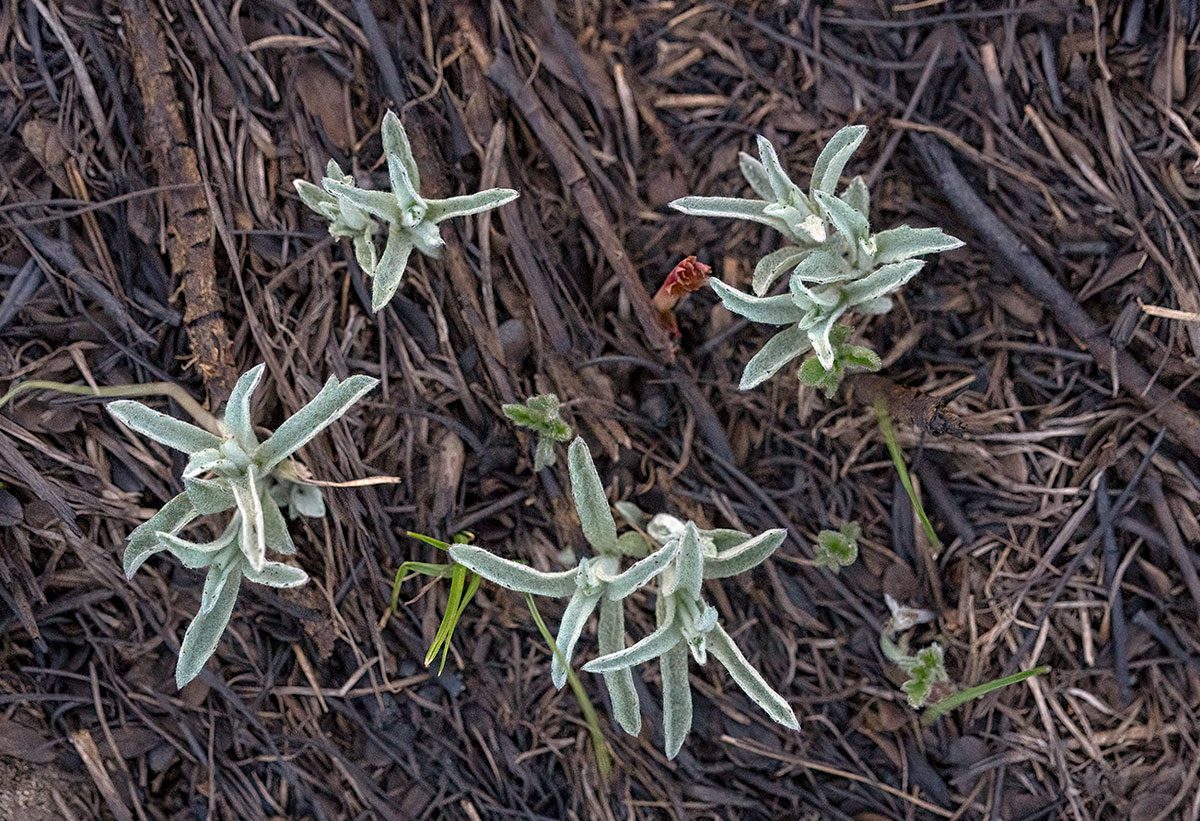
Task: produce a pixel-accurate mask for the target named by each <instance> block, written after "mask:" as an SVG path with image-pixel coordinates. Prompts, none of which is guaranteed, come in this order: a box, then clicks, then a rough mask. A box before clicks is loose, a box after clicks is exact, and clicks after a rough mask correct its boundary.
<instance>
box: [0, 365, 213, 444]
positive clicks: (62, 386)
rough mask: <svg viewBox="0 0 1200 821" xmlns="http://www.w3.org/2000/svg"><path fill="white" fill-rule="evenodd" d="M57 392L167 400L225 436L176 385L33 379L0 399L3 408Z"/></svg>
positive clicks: (211, 417) (209, 429)
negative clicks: (26, 395)
mask: <svg viewBox="0 0 1200 821" xmlns="http://www.w3.org/2000/svg"><path fill="white" fill-rule="evenodd" d="M36 390H41V391H57V392H58V393H67V394H70V395H72V396H96V397H99V398H101V399H129V398H136V397H143V396H167V397H170V398H171V399H174V400H175V401H176V402H178V403H179V407H181V408H183V409H184V411H186V412H187V414H188V415H189V416H191V417H192V419H193V420H195V422H196V423H197V424H198V425H201V426H202V427H203V428H204V429H205V430H207V431H208V432H209V433H214V434H217V435H218V436H221V435H223V434H222V432H221V426H220V424H218V422H217V418H216V417H215V416H213V415H212V414H211V413H209V412H208V411H207V410H206V409H205V408H204V407H203V406H202V405H201V404H200V403H199V402H197V401H196V400H195V399H193V398H192V396H191V394H189V393H188V392H187V391H185V390H184V389H183V388H182V387H180V386H179V385H176V384H174V383H173V382H147V383H146V384H144V385H101V386H99V387H96V388H93V387H92V386H91V385H72V384H70V383H68V382H53V381H50V380H46V379H30V380H28V381H26V382H21V383H19V384H17V385H14V386H13V387H12V388H11V389H9V391H8V393H6V394H4V395H3V396H0V408H3V407H4V406H5V405H7V404H8V403H9V402H11V401H12V400H14V399H16V398H17V397H18V396H20V395H21V394H23V393H27V392H28V391H36Z"/></svg>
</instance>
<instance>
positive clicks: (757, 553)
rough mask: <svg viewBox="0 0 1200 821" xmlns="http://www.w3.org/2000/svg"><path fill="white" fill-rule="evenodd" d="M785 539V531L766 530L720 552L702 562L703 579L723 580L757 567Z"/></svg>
mask: <svg viewBox="0 0 1200 821" xmlns="http://www.w3.org/2000/svg"><path fill="white" fill-rule="evenodd" d="M786 538H787V531H786V530H782V529H777V530H768V531H767V532H766V533H760V534H759V535H757V536H755V537H753V538H751V539H746V540H745V541H743V542H741V543H740V544H738V545H737V546H735V547H729V548H727V549H725V550H721V551H719V552H718V553H717V556H716V558H710V559H707V560H706V561H705V562H704V578H706V579H724V578H727V577H729V576H736V575H737V574H738V573H744V572H745V571H747V570H749V569H751V568H752V567H757V566H758V565H760V564H762V563H763V562H764V561H766V560H767V559H768V558H769V557H770V556H771V554H772V553H774V552H775V551H776V550H778V549H779V546H780V545H781V544H783V540H784V539H786Z"/></svg>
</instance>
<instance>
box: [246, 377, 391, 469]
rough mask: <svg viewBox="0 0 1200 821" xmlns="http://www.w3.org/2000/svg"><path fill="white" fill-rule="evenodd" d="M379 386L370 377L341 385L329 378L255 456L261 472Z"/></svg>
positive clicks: (352, 380) (277, 462)
mask: <svg viewBox="0 0 1200 821" xmlns="http://www.w3.org/2000/svg"><path fill="white" fill-rule="evenodd" d="M378 384H379V380H378V379H375V378H374V377H370V376H351V377H350V378H349V379H347V380H346V381H344V382H340V381H338V379H337V378H336V377H330V378H329V381H328V382H326V383H325V387H323V388H321V391H320V393H318V394H317V395H316V396H315V397H314V398H313V400H312V401H311V402H309V403H308V404H307V405H305V406H304V407H302V408H301V409H300V410H298V411H297V412H296V413H295V414H294V415H293V416H292V417H291V418H289V419H288V420H287V421H285V422H284V423H283V424H282V425H280V426H279V427H278V428H277V429H276V430H275V433H273V434H272V435H271V437H270V438H269V439H267V441H265V442H263V443H262V446H261V447H260V448H259V449H258V452H257V453H256V454H255V460H256V461H257V462H258V464H259V465H260V466H261V467H262V469H263V470H270V469H271V468H273V467H275V465H277V464H279V463H280V462H282V461H283V460H284V459H286V458H287V457H289V456H291V455H292V454H293V453H295V452H296V451H297V450H299V449H300V448H301V447H303V446H304V445H305V444H306V443H307V442H308V441H309V440H310V439H312V438H313V437H314V436H316V435H317V434H318V433H320V432H321V431H323V430H324V429H325V428H327V427H329V426H330V425H331V424H333V423H334V422H335V421H336V420H337V419H338V418H340V417H341V416H342V415H343V414H344V413H345V412H346V411H348V410H349V409H350V406H351V405H353V404H354V403H355V402H357V401H358V400H359V399H361V398H362V397H363V396H364V395H365V394H366V393H367V392H369V391H370V390H372V389H373V388H374V387H375V386H376V385H378Z"/></svg>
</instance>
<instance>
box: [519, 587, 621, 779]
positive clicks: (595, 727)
mask: <svg viewBox="0 0 1200 821" xmlns="http://www.w3.org/2000/svg"><path fill="white" fill-rule="evenodd" d="M525 604H527V605H528V606H529V614H530V615H531V616H533V623H534V624H536V625H537V629H538V632H539V633H541V634H542V640H543V641H544V642H546V644H548V645H550V649H551V650H552V651H553V652H554V655H555V657H556V658H557V659H558V661H559V663H560V664H562V666H563V669H564V670H566V671H567V683H568V684H570V685H571V692H573V693H574V694H575V700H576V701H578V702H579V709H580V711H581V712H582V713H583V720H584V722H585V723H586V724H587V728H588V734H589V735H591V737H592V749H593V750H594V751H595V753H596V766H597V767H599V769H600V776H601V777H602V778H605V779H607V778H608V777H609V775H611V774H612V770H613V760H612V753H611V752H610V751H609V749H608V742H607V741H605V740H604V731H603V730H601V729H600V718H599V716H597V715H596V708H595V707H593V706H592V702H591V699H589V698H588V695H587V691H586V690H584V689H583V682H581V681H580V680H579V676H578V675H576V674H575V671H574V670H573V669H571V664H570V662H568V661H567V660H566V658H564V657H563V654H562V651H561V650H559V649H558V643H557V642H555V641H554V636H553V635H552V634H551V633H550V629H549V628H548V627H546V622H545V621H543V620H542V614H541V613H539V612H538V609H537V604H535V603H534V601H533V596H532V595H530V594H529V593H526V594H525Z"/></svg>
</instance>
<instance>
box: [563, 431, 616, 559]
mask: <svg viewBox="0 0 1200 821" xmlns="http://www.w3.org/2000/svg"><path fill="white" fill-rule="evenodd" d="M567 467H568V470H569V472H570V474H571V496H572V498H574V500H575V511H576V512H577V513H578V514H579V524H580V525H581V526H582V527H583V537H584V538H585V539H587V541H588V544H590V545H591V546H592V547H593V548H595V549H596V552H598V553H615V552H616V551H617V524H616V522H615V521H613V515H612V510H610V509H609V506H608V496H607V495H605V493H604V483H603V482H601V481H600V474H599V473H598V472H597V471H596V463H595V462H594V461H592V452H591V451H590V450H588V446H587V443H586V442H584V441H583V440H582V439H580V438H579V437H578V436H577V437H575V440H574V441H573V442H571V446H570V447H569V448H567Z"/></svg>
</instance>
